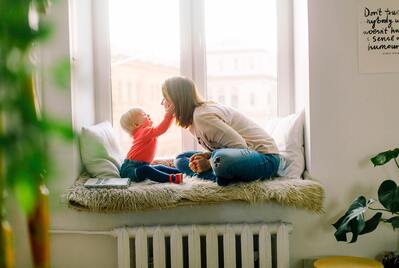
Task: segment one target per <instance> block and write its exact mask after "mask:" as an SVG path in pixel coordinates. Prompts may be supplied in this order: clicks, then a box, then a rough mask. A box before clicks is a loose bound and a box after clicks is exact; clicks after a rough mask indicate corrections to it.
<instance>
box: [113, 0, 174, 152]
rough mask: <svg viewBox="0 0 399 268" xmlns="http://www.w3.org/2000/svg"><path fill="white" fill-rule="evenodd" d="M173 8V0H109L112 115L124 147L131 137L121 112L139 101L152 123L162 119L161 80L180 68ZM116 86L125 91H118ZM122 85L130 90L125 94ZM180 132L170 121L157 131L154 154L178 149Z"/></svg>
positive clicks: (136, 104) (125, 150)
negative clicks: (162, 130) (123, 125)
mask: <svg viewBox="0 0 399 268" xmlns="http://www.w3.org/2000/svg"><path fill="white" fill-rule="evenodd" d="M154 6H158V8H154ZM178 13H179V2H178V0H169V1H157V0H146V1H142V0H129V1H125V0H112V1H109V29H110V31H109V36H110V38H109V39H110V51H111V88H112V107H113V109H112V121H113V126H114V129H115V130H116V131H117V132H118V133H119V135H120V137H121V145H122V149H123V150H124V152H127V150H128V149H130V146H131V142H132V141H131V137H130V136H129V135H128V134H126V133H124V131H123V130H122V128H121V127H120V124H119V118H120V117H121V115H122V114H123V113H124V112H126V111H127V110H129V109H130V108H132V107H142V108H143V109H144V111H145V112H146V113H148V114H150V116H151V118H152V120H153V121H154V122H155V123H159V122H161V121H162V119H163V115H164V110H163V107H162V106H161V105H160V102H161V99H162V92H161V85H162V82H163V81H164V80H165V79H166V78H168V77H170V76H175V75H179V74H180V45H179V44H180V37H179V29H180V27H179V15H178ZM166 40H168V41H166ZM121 77H124V78H125V80H126V83H125V84H127V85H135V87H130V86H129V87H128V88H125V87H120V79H121ZM121 91H122V92H123V93H125V94H120V92H121ZM127 91H129V93H130V94H126V93H127ZM119 96H121V97H119ZM134 96H140V97H139V98H137V97H134ZM180 133H181V131H180V130H179V129H178V128H177V127H176V126H172V127H171V128H170V129H169V130H168V131H167V132H166V133H165V134H164V135H162V136H160V137H159V139H158V144H159V145H158V150H157V153H158V157H167V156H172V155H174V154H175V152H176V151H179V150H180V151H181V142H180V139H179V137H180V136H181V134H180Z"/></svg>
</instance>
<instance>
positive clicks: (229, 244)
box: [113, 223, 292, 268]
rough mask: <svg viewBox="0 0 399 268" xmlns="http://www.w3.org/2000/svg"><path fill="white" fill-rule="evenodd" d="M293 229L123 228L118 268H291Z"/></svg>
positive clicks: (257, 226)
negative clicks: (289, 237)
mask: <svg viewBox="0 0 399 268" xmlns="http://www.w3.org/2000/svg"><path fill="white" fill-rule="evenodd" d="M291 229H292V226H291V224H288V223H257V224H246V223H243V224H217V225H216V224H208V225H173V226H150V227H123V228H118V229H115V230H114V231H113V233H114V235H116V237H117V241H118V268H131V267H135V268H152V267H154V268H164V267H171V268H183V267H190V268H197V267H198V268H199V267H207V268H214V267H226V268H234V267H244V268H247V267H260V268H264V267H267V268H289V240H288V234H289V232H290V231H291Z"/></svg>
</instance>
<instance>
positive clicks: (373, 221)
mask: <svg viewBox="0 0 399 268" xmlns="http://www.w3.org/2000/svg"><path fill="white" fill-rule="evenodd" d="M381 217H382V213H381V212H377V213H376V214H375V215H374V216H373V217H371V218H370V219H369V220H367V221H366V224H365V227H364V228H363V230H362V231H361V232H360V233H359V235H362V234H367V233H370V232H372V231H374V230H375V228H377V226H378V224H379V223H380V220H381Z"/></svg>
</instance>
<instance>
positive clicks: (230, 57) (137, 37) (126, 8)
mask: <svg viewBox="0 0 399 268" xmlns="http://www.w3.org/2000/svg"><path fill="white" fill-rule="evenodd" d="M291 1H292V0H250V1H247V0H235V1H228V0H180V1H179V0H169V1H164V0H146V1H141V0H130V1H124V0H98V1H94V2H93V8H94V15H93V17H94V21H93V27H94V28H95V29H94V34H95V36H94V42H95V48H98V49H95V53H96V54H95V57H96V58H97V57H98V58H105V57H109V64H106V63H107V60H104V61H103V62H104V63H105V64H96V66H95V68H96V69H98V70H97V71H95V73H96V74H98V76H99V78H98V79H99V80H101V81H102V83H100V82H98V83H99V84H101V85H105V86H103V89H102V90H100V93H99V95H101V94H103V95H104V96H105V97H101V96H100V97H97V99H98V100H100V103H99V104H97V107H102V104H103V105H106V106H111V107H112V109H105V112H104V111H100V112H99V113H100V114H101V116H98V117H97V118H101V119H109V120H112V121H113V125H114V128H115V129H116V130H117V131H118V132H119V133H120V134H119V135H120V136H121V137H122V138H121V139H122V141H123V143H124V144H123V148H124V149H125V151H126V150H128V149H129V147H130V144H131V140H130V138H129V136H128V135H126V134H124V133H123V132H122V130H121V129H120V126H119V118H120V116H121V114H122V113H123V112H125V111H127V110H128V109H129V108H130V107H132V106H142V107H144V108H145V110H146V112H147V113H149V114H151V116H152V118H153V121H154V122H160V121H161V119H162V117H163V114H164V111H163V109H162V106H161V105H160V101H161V99H162V97H161V94H162V92H161V84H162V82H163V81H164V80H165V79H166V78H168V77H171V76H176V75H183V76H187V77H190V78H192V79H193V80H194V81H195V82H196V84H197V86H198V88H199V90H200V91H201V93H202V94H203V95H204V96H205V97H207V98H209V99H212V100H214V101H218V102H221V103H225V104H227V105H232V106H234V107H236V108H237V109H239V110H240V111H242V112H243V113H244V114H246V115H248V116H250V117H251V118H252V119H254V120H255V121H257V122H258V123H259V124H260V125H264V123H265V122H266V120H267V119H269V118H273V117H275V116H277V115H286V114H288V113H289V112H292V111H293V108H292V104H291V103H293V99H292V97H291V96H293V93H292V88H291V86H290V85H292V82H291V77H292V74H291V72H290V70H291V68H292V44H291V40H292V37H291V35H292V32H291V16H290V14H291ZM155 7H156V8H155ZM221 14H223V15H221ZM221 16H223V19H221ZM107 27H108V28H109V33H106V34H104V32H107V31H104V30H103V29H107ZM96 29H97V30H96ZM102 34H103V36H101V35H102ZM204 40H205V42H203V41H204ZM101 42H104V44H103V45H101V44H99V43H101ZM96 43H97V44H96ZM106 50H107V51H106ZM107 68H108V70H107ZM100 69H101V70H103V71H101V70H100ZM104 77H105V78H106V77H110V81H109V83H104V82H105V80H104V79H105V78H104ZM96 79H97V78H96ZM120 79H125V80H124V81H123V82H121V81H120ZM126 85H129V86H128V87H127V88H126V90H127V91H128V92H123V90H124V89H123V88H124V87H126ZM107 86H108V88H107ZM103 91H104V92H103ZM121 91H122V92H121ZM107 92H108V93H107ZM109 92H112V94H110V93H109ZM126 93H127V94H126ZM126 96H127V97H126ZM108 99H111V100H112V102H107V100H108ZM101 100H102V102H101ZM108 101H109V100H108ZM107 113H109V114H107ZM104 117H105V118H104ZM195 143H196V142H195V140H194V139H192V138H191V136H190V135H188V134H187V132H186V131H182V130H181V129H179V128H177V127H175V126H174V127H172V128H171V129H170V130H169V131H168V132H167V133H166V134H165V135H162V136H161V137H160V138H159V143H158V151H157V157H170V156H172V155H175V154H176V152H177V151H181V150H189V149H194V148H193V147H195V146H196V145H195Z"/></svg>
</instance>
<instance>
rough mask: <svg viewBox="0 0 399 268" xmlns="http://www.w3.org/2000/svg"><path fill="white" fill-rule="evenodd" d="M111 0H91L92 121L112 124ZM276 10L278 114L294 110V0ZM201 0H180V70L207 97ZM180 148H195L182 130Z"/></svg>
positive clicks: (279, 0) (281, 0)
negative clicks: (93, 119) (93, 90)
mask: <svg viewBox="0 0 399 268" xmlns="http://www.w3.org/2000/svg"><path fill="white" fill-rule="evenodd" d="M109 1H110V0H96V1H93V2H92V11H93V12H92V30H93V70H94V87H95V94H94V95H95V96H94V98H95V101H94V103H95V121H96V123H98V122H101V121H110V122H111V123H112V121H113V120H112V90H111V51H110V40H109V12H108V10H109V6H108V3H109ZM276 8H277V10H276V12H277V81H278V82H277V107H278V111H277V114H278V116H286V115H288V114H291V113H293V112H294V111H295V107H294V104H295V101H294V96H295V94H294V49H293V48H294V44H293V41H294V39H293V0H276ZM204 17H205V16H204V0H180V36H181V38H180V40H181V42H180V72H181V75H183V76H186V77H189V78H191V79H193V81H194V82H195V83H196V85H197V86H198V90H199V91H200V93H201V94H202V95H203V96H204V97H205V98H206V97H207V90H206V85H207V78H206V76H207V70H206V67H207V66H206V42H205V23H204ZM181 143H182V149H183V151H187V150H196V149H197V143H196V140H195V139H193V138H192V136H191V134H190V133H189V132H188V131H187V130H185V129H182V141H181Z"/></svg>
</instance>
